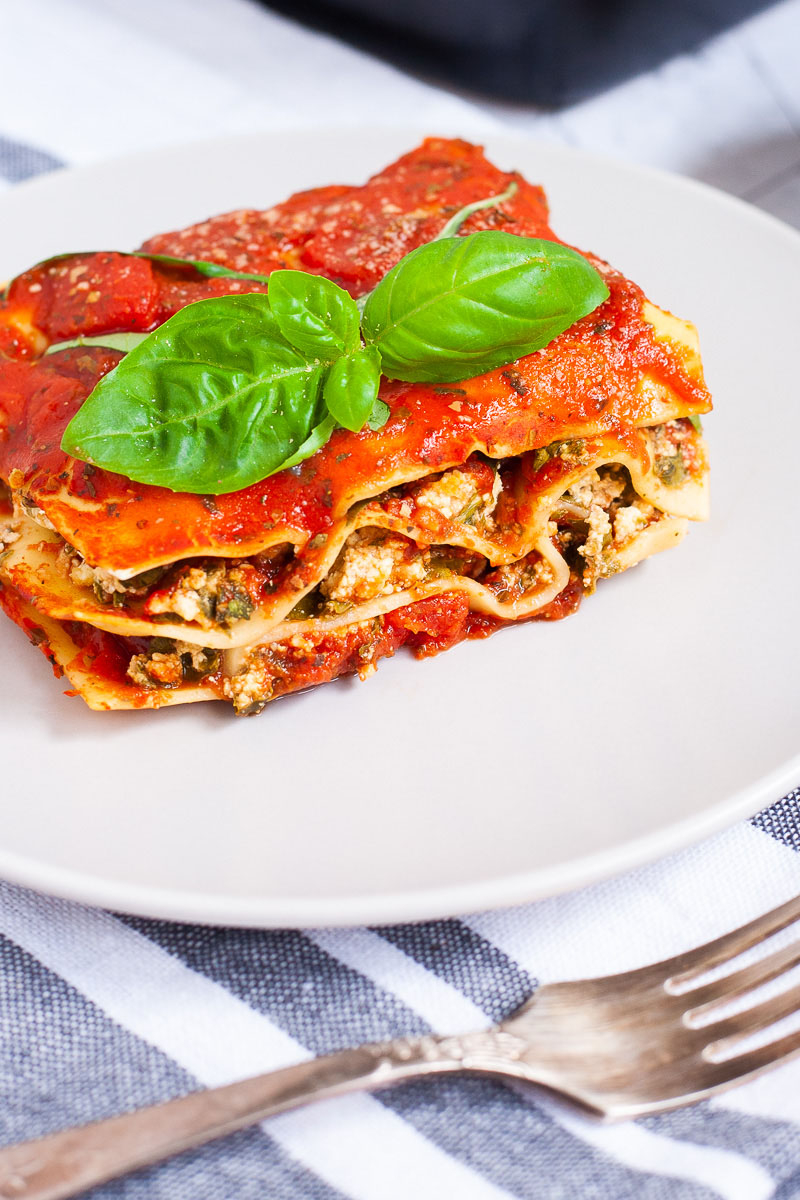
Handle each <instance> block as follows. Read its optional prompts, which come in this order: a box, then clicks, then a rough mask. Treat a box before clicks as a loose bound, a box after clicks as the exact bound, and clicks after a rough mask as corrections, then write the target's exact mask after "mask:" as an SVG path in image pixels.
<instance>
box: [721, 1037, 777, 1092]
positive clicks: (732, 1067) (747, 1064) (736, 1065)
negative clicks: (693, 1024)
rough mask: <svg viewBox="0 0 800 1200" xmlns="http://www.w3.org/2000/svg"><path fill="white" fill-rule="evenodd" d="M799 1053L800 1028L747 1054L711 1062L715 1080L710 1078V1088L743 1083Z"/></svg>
mask: <svg viewBox="0 0 800 1200" xmlns="http://www.w3.org/2000/svg"><path fill="white" fill-rule="evenodd" d="M797 1054H800V1029H798V1030H796V1031H795V1032H794V1033H787V1034H786V1035H785V1036H784V1037H782V1038H777V1039H776V1040H775V1041H774V1042H767V1044H766V1046H759V1047H758V1048H757V1049H755V1050H750V1051H748V1053H747V1054H739V1055H734V1056H733V1058H728V1059H725V1061H724V1062H721V1063H714V1064H712V1063H709V1064H708V1065H709V1067H710V1068H711V1070H712V1071H713V1080H709V1082H710V1084H711V1088H710V1090H716V1089H717V1088H720V1087H725V1085H726V1084H733V1083H743V1082H744V1081H745V1080H746V1079H747V1078H749V1077H750V1076H752V1075H758V1074H760V1072H762V1071H766V1070H767V1068H768V1067H776V1066H778V1064H779V1063H781V1062H783V1061H785V1060H787V1059H790V1058H793V1057H794V1056H796V1055H797Z"/></svg>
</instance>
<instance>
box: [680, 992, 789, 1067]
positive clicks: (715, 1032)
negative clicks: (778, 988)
mask: <svg viewBox="0 0 800 1200" xmlns="http://www.w3.org/2000/svg"><path fill="white" fill-rule="evenodd" d="M798 1009H800V984H798V985H797V986H796V987H792V988H788V989H787V991H785V992H781V993H780V995H779V996H773V997H772V998H771V999H769V1000H764V1001H762V1003H761V1004H755V1005H753V1007H752V1008H747V1009H745V1011H744V1012H740V1013H734V1015H733V1016H731V1017H723V1018H722V1020H721V1021H715V1022H714V1024H712V1025H707V1026H705V1028H704V1030H703V1032H704V1033H705V1034H707V1035H708V1037H709V1039H713V1040H710V1041H709V1044H708V1045H707V1046H706V1048H705V1050H704V1051H703V1057H704V1058H712V1059H713V1057H714V1056H715V1055H716V1054H718V1053H719V1052H724V1051H726V1050H728V1049H729V1048H730V1047H731V1046H735V1044H736V1043H737V1042H739V1041H741V1040H742V1038H744V1037H748V1036H749V1035H750V1034H753V1033H761V1031H762V1030H763V1029H768V1028H769V1026H770V1025H773V1024H774V1023H775V1022H776V1021H780V1020H782V1018H783V1017H790V1016H791V1015H792V1013H796V1012H797V1011H798Z"/></svg>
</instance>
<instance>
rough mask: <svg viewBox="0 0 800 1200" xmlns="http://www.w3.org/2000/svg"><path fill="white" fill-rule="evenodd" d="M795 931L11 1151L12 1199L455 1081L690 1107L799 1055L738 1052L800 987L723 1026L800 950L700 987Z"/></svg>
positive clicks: (546, 995)
mask: <svg viewBox="0 0 800 1200" xmlns="http://www.w3.org/2000/svg"><path fill="white" fill-rule="evenodd" d="M797 920H800V897H798V898H797V899H796V900H790V901H789V902H788V903H787V904H783V905H781V907H780V908H776V909H775V910H774V911H773V912H770V913H766V914H765V915H764V916H763V917H759V918H757V919H756V920H755V921H751V922H750V923H749V924H748V925H744V926H743V927H742V928H741V929H737V930H735V931H734V932H733V933H728V934H725V935H724V936H723V937H720V938H717V939H716V940H715V941H713V942H708V943H707V944H706V945H705V946H700V947H698V948H697V949H696V950H690V951H688V952H687V953H686V954H678V955H676V956H675V958H670V959H667V960H666V961H665V962H660V963H655V964H654V965H653V966H650V967H642V968H640V969H639V970H636V971H626V972H625V973H624V974H622V975H608V976H606V977H605V978H601V979H582V980H577V981H574V982H570V983H548V984H544V985H543V986H542V987H540V988H539V989H538V990H537V991H536V993H535V995H533V996H532V997H531V999H530V1000H528V1001H526V1003H525V1004H523V1005H522V1007H521V1008H519V1009H517V1011H516V1012H515V1013H514V1014H513V1015H512V1016H510V1017H509V1018H508V1019H507V1020H506V1021H502V1022H501V1023H500V1024H499V1025H496V1026H494V1027H493V1028H491V1029H487V1030H482V1031H480V1032H477V1033H470V1034H465V1035H462V1036H457V1037H439V1036H433V1035H428V1036H424V1037H416V1038H397V1039H395V1040H394V1041H389V1042H381V1043H376V1044H373V1045H367V1046H360V1047H358V1048H357V1049H353V1050H341V1051H339V1052H338V1053H336V1054H328V1055H326V1056H325V1057H324V1058H317V1059H314V1060H312V1061H310V1062H304V1063H299V1064H298V1065H297V1066H294V1067H286V1068H285V1069H283V1070H280V1071H272V1072H270V1073H269V1074H266V1075H259V1076H257V1077H255V1078H253V1079H245V1080H242V1081H241V1082H239V1083H232V1084H229V1085H228V1086H226V1087H219V1088H214V1089H212V1090H211V1091H205V1092H195V1093H192V1094H191V1095H189V1096H184V1097H181V1098H180V1099H178V1100H171V1101H169V1102H168V1103H166V1104H159V1105H153V1106H152V1107H150V1108H143V1109H140V1110H139V1111H137V1112H132V1113H127V1114H125V1115H124V1116H120V1117H112V1118H110V1119H109V1120H106V1121H97V1122H95V1123H94V1124H92V1125H85V1126H83V1127H81V1128H78V1129H67V1130H64V1131H63V1132H62V1133H55V1134H52V1135H50V1136H48V1137H43V1138H39V1139H38V1140H36V1141H32V1142H24V1143H22V1144H20V1145H17V1146H9V1147H7V1148H6V1149H4V1150H0V1196H2V1197H9V1198H11V1197H13V1198H14V1200H65V1198H66V1197H69V1196H74V1195H76V1194H77V1193H79V1192H81V1191H83V1190H84V1189H87V1188H91V1187H95V1186H96V1185H97V1184H99V1183H105V1182H107V1181H108V1180H109V1179H115V1178H117V1177H118V1176H120V1175H124V1174H126V1173H127V1172H128V1171H135V1170H137V1169H138V1168H140V1167H145V1166H150V1165H152V1164H153V1163H157V1162H160V1161H161V1160H162V1159H165V1158H168V1157H169V1156H170V1155H173V1154H178V1153H180V1152H181V1151H183V1150H189V1149H191V1148H192V1147H195V1146H201V1145H203V1144H204V1143H205V1142H209V1141H211V1140H212V1139H214V1138H218V1137H223V1136H224V1135H225V1134H228V1133H233V1132H234V1130H237V1129H242V1128H244V1127H245V1126H247V1125H252V1124H255V1123H256V1122H257V1121H261V1120H263V1119H264V1118H265V1117H269V1116H273V1115H274V1114H276V1113H280V1112H286V1110H287V1109H290V1108H296V1107H298V1106H300V1105H302V1104H308V1103H309V1102H310V1101H311V1100H322V1099H328V1098H330V1097H332V1096H340V1095H342V1094H344V1093H346V1092H353V1091H357V1090H360V1089H368V1090H371V1089H374V1088H381V1087H386V1086H387V1085H388V1084H391V1083H399V1082H401V1081H402V1080H406V1079H416V1078H419V1077H420V1076H423V1075H438V1074H443V1073H445V1072H452V1071H470V1072H475V1073H477V1074H483V1075H491V1076H495V1077H498V1076H499V1077H501V1078H506V1079H514V1080H523V1081H525V1082H526V1083H535V1084H540V1085H542V1086H544V1087H546V1088H549V1089H552V1090H553V1091H556V1092H560V1093H561V1094H563V1095H564V1096H567V1097H569V1098H570V1099H571V1100H573V1101H575V1102H576V1103H577V1104H579V1105H581V1106H582V1107H583V1108H584V1109H587V1110H588V1111H589V1112H590V1113H592V1114H593V1115H594V1116H598V1117H601V1118H604V1119H606V1120H619V1119H620V1118H624V1117H637V1116H641V1115H643V1114H645V1113H654V1112H659V1111H661V1110H663V1109H668V1108H676V1107H678V1106H679V1105H681V1104H692V1103H694V1102H695V1101H697V1100H702V1099H703V1098H704V1097H706V1096H710V1095H711V1094H712V1093H713V1092H717V1091H720V1090H721V1089H722V1088H726V1087H730V1086H731V1085H732V1084H734V1083H737V1082H738V1081H740V1080H743V1079H747V1078H750V1077H751V1076H753V1075H757V1074H759V1073H760V1072H761V1071H764V1070H766V1069H767V1068H768V1067H772V1066H775V1065H776V1064H777V1063H779V1062H783V1061H784V1060H786V1059H787V1058H790V1057H791V1056H792V1055H795V1054H798V1053H800V1030H798V1031H796V1032H793V1033H789V1034H786V1035H784V1036H782V1037H778V1038H776V1039H775V1040H773V1041H770V1042H768V1044H766V1045H762V1046H760V1047H758V1048H756V1049H748V1048H746V1047H742V1048H741V1049H739V1047H740V1046H741V1043H742V1042H743V1041H744V1040H745V1039H747V1038H749V1037H750V1036H751V1035H752V1034H756V1033H760V1032H762V1031H764V1030H767V1029H768V1028H769V1027H770V1026H771V1025H772V1024H774V1023H775V1022H776V1021H779V1020H781V1018H783V1017H786V1016H789V1015H790V1014H792V1013H794V1012H796V1011H797V1010H798V1009H800V986H794V987H791V988H788V989H786V990H784V991H782V992H780V994H778V995H775V996H772V997H771V998H770V999H767V1000H761V1001H758V1002H752V1001H751V1002H750V1003H749V1004H746V1005H745V1007H744V1008H743V1009H742V1010H741V1011H738V1012H736V1013H735V1014H734V1015H725V1014H724V1013H723V1014H721V1015H718V1016H715V1015H714V1014H715V1012H717V1010H719V1009H720V1008H722V1007H723V1006H728V1005H729V1004H730V1002H731V1001H732V1000H735V999H737V998H739V997H742V996H746V995H747V993H749V992H751V991H752V990H753V989H755V988H758V987H760V986H761V985H762V984H764V983H767V982H769V981H770V980H776V979H778V978H779V977H780V976H781V975H783V974H784V973H785V972H786V971H788V970H789V969H790V968H791V967H793V966H794V965H795V964H797V963H800V940H795V941H793V942H792V943H791V945H788V946H785V947H783V948H781V949H778V950H773V951H772V953H770V954H769V955H767V956H766V957H764V958H761V959H759V960H758V961H757V962H753V963H750V964H749V965H747V966H742V967H740V968H739V969H738V970H734V971H733V972H732V973H729V974H727V975H725V976H724V977H723V978H718V979H714V980H713V981H711V982H708V981H706V982H703V980H702V977H703V976H704V975H706V974H707V973H708V972H709V971H710V970H711V969H712V968H715V967H719V966H721V965H722V964H728V963H730V962H732V961H733V960H734V959H735V958H736V957H737V956H738V955H740V954H742V953H743V952H744V951H746V950H749V949H750V948H751V947H753V946H757V945H758V944H759V943H760V942H761V941H763V940H764V939H765V938H767V937H769V936H770V935H771V934H774V933H777V932H778V931H779V930H781V929H785V928H786V927H787V926H789V925H791V924H793V922H795V921H797Z"/></svg>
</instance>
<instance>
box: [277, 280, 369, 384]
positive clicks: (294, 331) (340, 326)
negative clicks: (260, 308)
mask: <svg viewBox="0 0 800 1200" xmlns="http://www.w3.org/2000/svg"><path fill="white" fill-rule="evenodd" d="M267 294H268V295H269V302H270V306H271V308H272V315H273V316H274V317H275V320H276V321H277V323H278V327H279V329H280V331H281V333H282V334H283V336H284V337H285V338H286V340H287V341H288V342H291V344H292V345H293V346H296V347H297V349H298V350H302V351H303V353H304V354H310V355H312V356H313V357H315V358H321V359H324V360H327V361H328V362H330V361H331V360H332V359H334V358H336V357H337V356H338V355H340V354H349V353H350V352H351V351H352V350H355V349H357V347H358V346H359V345H360V344H361V337H360V335H359V319H360V318H359V312H358V309H357V308H356V304H355V301H354V300H353V299H352V297H351V296H349V295H348V294H347V292H346V291H345V290H344V288H340V287H338V286H337V285H336V284H335V283H331V281H330V279H325V278H324V277H323V276H322V275H308V274H306V272H305V271H273V273H272V275H270V277H269V291H268V293H267Z"/></svg>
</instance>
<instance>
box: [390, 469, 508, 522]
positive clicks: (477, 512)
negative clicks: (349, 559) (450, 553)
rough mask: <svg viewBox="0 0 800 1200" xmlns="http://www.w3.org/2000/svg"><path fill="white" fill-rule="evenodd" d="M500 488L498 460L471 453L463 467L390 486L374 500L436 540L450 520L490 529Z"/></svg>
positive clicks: (391, 513)
mask: <svg viewBox="0 0 800 1200" xmlns="http://www.w3.org/2000/svg"><path fill="white" fill-rule="evenodd" d="M502 488H503V481H502V478H501V475H500V470H499V465H498V463H496V462H492V461H489V460H487V459H486V458H484V457H483V455H480V454H473V455H471V456H470V458H469V459H467V461H466V462H465V463H464V464H463V466H461V467H452V468H450V469H449V470H447V471H443V472H442V473H441V474H440V475H435V476H433V477H428V478H427V479H424V480H418V481H415V482H414V483H409V484H403V485H401V486H400V487H397V488H392V489H390V491H389V492H387V493H385V494H384V495H383V496H379V497H377V498H376V501H375V503H376V504H378V505H379V506H380V507H381V508H383V509H385V510H386V511H387V512H388V513H390V515H392V516H399V517H401V518H403V519H404V520H406V521H410V522H412V521H413V524H414V526H416V527H417V528H418V529H421V530H423V531H425V533H426V534H430V537H431V541H437V540H439V539H443V538H444V537H446V536H447V530H448V526H449V525H450V524H451V523H457V524H461V525H472V526H477V525H481V526H483V527H484V528H485V529H492V528H493V527H494V521H493V517H492V514H493V513H494V511H495V509H496V507H497V503H498V499H499V496H500V493H501V491H502ZM409 532H411V530H410V529H409Z"/></svg>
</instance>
